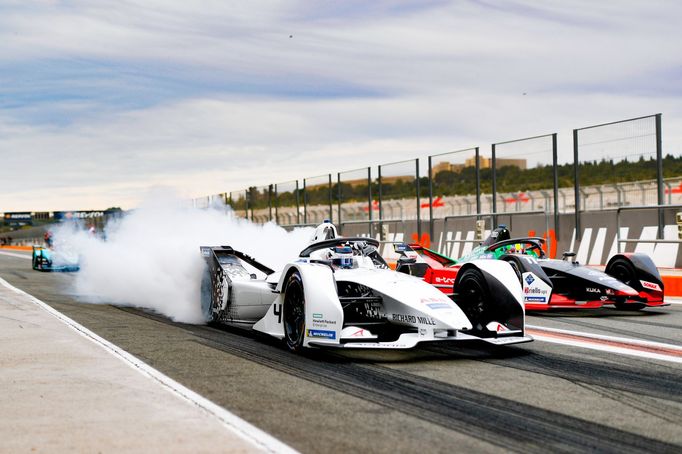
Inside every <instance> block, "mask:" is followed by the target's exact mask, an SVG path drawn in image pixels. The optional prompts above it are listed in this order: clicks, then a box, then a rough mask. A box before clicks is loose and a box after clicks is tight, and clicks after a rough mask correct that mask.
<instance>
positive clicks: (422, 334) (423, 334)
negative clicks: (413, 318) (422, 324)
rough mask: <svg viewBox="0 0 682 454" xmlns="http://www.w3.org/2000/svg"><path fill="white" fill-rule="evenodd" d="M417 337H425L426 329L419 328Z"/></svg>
mask: <svg viewBox="0 0 682 454" xmlns="http://www.w3.org/2000/svg"><path fill="white" fill-rule="evenodd" d="M419 335H420V336H422V337H424V336H426V328H419Z"/></svg>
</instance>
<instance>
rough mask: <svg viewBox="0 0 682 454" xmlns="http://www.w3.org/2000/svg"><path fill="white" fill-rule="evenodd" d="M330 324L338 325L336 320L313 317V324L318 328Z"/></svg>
mask: <svg viewBox="0 0 682 454" xmlns="http://www.w3.org/2000/svg"><path fill="white" fill-rule="evenodd" d="M329 325H336V320H326V319H317V320H315V319H313V326H317V327H318V328H327V327H328V326H329Z"/></svg>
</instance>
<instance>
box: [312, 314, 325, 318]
mask: <svg viewBox="0 0 682 454" xmlns="http://www.w3.org/2000/svg"><path fill="white" fill-rule="evenodd" d="M313 318H324V315H322V314H313Z"/></svg>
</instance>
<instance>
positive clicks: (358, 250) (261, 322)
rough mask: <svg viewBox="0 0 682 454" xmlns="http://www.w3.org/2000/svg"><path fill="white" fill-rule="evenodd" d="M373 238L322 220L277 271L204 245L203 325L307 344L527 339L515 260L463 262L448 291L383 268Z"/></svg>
mask: <svg viewBox="0 0 682 454" xmlns="http://www.w3.org/2000/svg"><path fill="white" fill-rule="evenodd" d="M378 246H379V242H378V241H377V240H375V239H372V238H363V237H347V238H344V237H339V236H338V233H337V231H336V227H335V226H334V225H333V224H331V223H329V222H325V223H323V224H321V225H320V226H318V227H317V229H316V230H315V233H314V235H313V238H312V240H311V243H310V244H309V245H308V246H307V247H306V248H305V249H303V250H302V251H301V253H300V254H299V257H298V258H295V259H294V260H292V261H291V262H289V263H288V264H286V266H284V268H283V269H282V270H280V271H275V270H272V269H270V268H269V267H267V266H266V265H264V264H262V263H260V262H258V261H257V260H256V259H254V258H252V257H250V256H248V255H246V254H245V253H243V252H240V251H237V250H235V249H233V248H231V247H229V246H214V247H209V246H202V247H201V248H200V249H201V253H202V255H203V257H204V259H205V261H206V264H207V266H206V267H205V271H204V275H203V278H202V284H201V304H202V311H203V313H204V316H205V317H206V320H207V321H208V322H214V323H224V324H229V325H236V326H242V327H250V328H252V329H253V330H256V331H259V332H262V333H265V334H268V335H270V336H273V337H275V338H278V339H282V340H284V342H285V343H286V346H287V347H288V348H289V349H290V350H291V351H295V352H297V351H300V350H301V349H303V348H305V347H329V348H346V349H353V348H354V349H361V348H372V349H405V348H411V347H414V346H416V345H417V344H418V343H419V342H426V341H470V340H483V341H486V342H489V343H492V344H496V345H507V344H515V343H521V342H528V341H531V340H532V338H531V337H529V336H527V335H526V334H525V313H524V309H523V303H522V300H521V286H520V285H519V282H518V279H517V277H516V274H515V273H514V270H513V269H512V267H511V266H510V265H509V264H507V263H504V262H501V261H493V260H474V261H472V262H470V263H467V264H465V265H463V266H462V267H461V271H460V273H459V275H458V276H457V279H456V285H457V289H458V292H457V293H456V294H455V295H454V296H453V298H452V299H451V298H449V297H447V296H446V295H444V294H443V293H442V292H440V291H438V290H437V289H435V288H434V287H433V286H431V285H429V284H427V283H425V282H423V281H422V280H421V279H418V278H414V277H412V276H408V275H405V274H403V273H396V272H395V271H393V270H391V269H389V267H388V265H387V264H386V262H385V261H384V259H383V258H382V257H381V256H380V255H379V252H378V250H377V247H378Z"/></svg>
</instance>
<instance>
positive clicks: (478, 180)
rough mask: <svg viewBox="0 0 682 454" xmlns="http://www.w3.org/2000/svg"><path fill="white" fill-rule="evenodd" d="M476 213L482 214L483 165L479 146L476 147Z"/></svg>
mask: <svg viewBox="0 0 682 454" xmlns="http://www.w3.org/2000/svg"><path fill="white" fill-rule="evenodd" d="M475 159H476V214H481V167H480V164H479V154H478V147H476V156H475Z"/></svg>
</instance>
